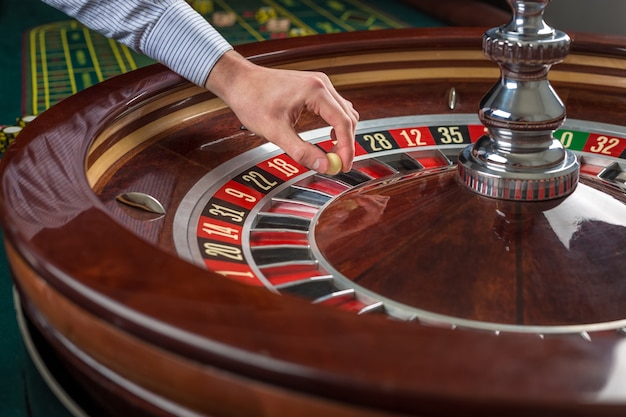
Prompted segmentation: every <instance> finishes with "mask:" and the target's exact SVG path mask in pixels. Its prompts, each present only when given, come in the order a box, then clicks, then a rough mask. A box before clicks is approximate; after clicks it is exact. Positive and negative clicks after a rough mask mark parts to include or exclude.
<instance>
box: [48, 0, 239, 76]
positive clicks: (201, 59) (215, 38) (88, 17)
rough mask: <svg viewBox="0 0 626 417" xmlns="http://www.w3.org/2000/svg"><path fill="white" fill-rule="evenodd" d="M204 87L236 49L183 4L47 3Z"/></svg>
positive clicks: (155, 0)
mask: <svg viewBox="0 0 626 417" xmlns="http://www.w3.org/2000/svg"><path fill="white" fill-rule="evenodd" d="M42 1H43V2H45V3H47V4H49V5H51V6H53V7H55V8H58V9H60V10H62V11H63V12H65V13H66V14H67V15H69V16H71V17H74V18H75V19H77V20H78V21H80V22H81V23H83V24H84V25H85V26H87V27H89V28H90V29H92V30H95V31H96V32H99V33H101V34H103V35H104V36H106V37H108V38H112V39H115V40H117V41H118V42H120V43H122V44H124V45H126V46H128V47H130V48H132V49H133V50H135V51H137V52H139V53H143V54H145V55H147V56H149V57H150V58H152V59H154V60H156V61H159V62H161V63H163V64H164V65H166V66H168V67H169V68H170V69H172V70H173V71H175V72H177V73H178V74H180V75H182V76H183V77H185V78H186V79H188V80H190V81H191V82H193V83H195V84H197V85H200V86H203V85H204V83H205V82H206V79H207V77H208V76H209V73H210V72H211V69H213V66H214V65H215V63H216V62H217V60H218V59H219V58H220V57H221V56H222V55H223V54H224V53H225V52H226V51H228V50H230V49H232V46H231V45H230V44H229V43H228V42H227V41H226V40H225V39H224V38H223V37H222V36H221V35H220V34H219V32H217V31H216V30H215V28H213V27H212V26H211V25H210V24H209V23H208V22H207V21H206V19H205V18H204V17H202V16H201V15H200V14H198V13H197V12H196V11H195V10H194V9H193V8H192V7H191V6H190V5H189V4H188V3H187V2H186V1H184V0H104V1H103V0H42Z"/></svg>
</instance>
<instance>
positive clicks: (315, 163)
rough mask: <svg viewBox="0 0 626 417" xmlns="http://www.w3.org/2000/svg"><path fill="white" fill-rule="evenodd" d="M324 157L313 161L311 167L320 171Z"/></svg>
mask: <svg viewBox="0 0 626 417" xmlns="http://www.w3.org/2000/svg"><path fill="white" fill-rule="evenodd" d="M322 159H324V158H317V159H316V160H315V162H313V166H312V167H311V168H313V170H314V171H319V168H320V164H321V163H322Z"/></svg>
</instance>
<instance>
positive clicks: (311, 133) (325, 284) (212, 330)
mask: <svg viewBox="0 0 626 417" xmlns="http://www.w3.org/2000/svg"><path fill="white" fill-rule="evenodd" d="M511 3H512V4H513V7H514V10H515V17H516V18H514V19H513V20H512V21H511V22H510V23H509V24H508V25H504V26H502V27H500V28H495V29H492V30H490V31H488V32H486V33H485V34H484V35H483V31H480V30H476V29H463V28H455V29H451V28H444V29H441V28H439V29H427V30H424V29H406V30H405V29H402V30H390V31H380V32H359V33H343V34H336V35H325V36H314V37H306V38H298V39H289V40H284V41H276V42H273V41H268V42H263V43H260V44H254V45H245V46H242V47H240V51H241V52H242V53H243V54H245V55H247V56H249V57H250V59H252V60H254V61H255V62H258V63H260V64H263V65H268V66H274V67H282V68H297V69H301V70H321V71H324V72H326V73H327V74H328V75H329V76H330V77H331V78H332V80H333V82H334V84H335V85H336V86H337V88H338V89H339V90H340V91H341V93H342V94H343V95H344V96H345V97H347V98H348V99H349V100H351V101H352V102H353V103H354V104H355V107H356V108H357V109H358V110H359V113H360V115H361V122H360V124H359V126H358V130H357V137H356V158H355V163H354V167H353V169H352V170H351V171H350V172H349V173H343V174H339V175H336V176H328V175H320V174H317V173H315V172H313V171H310V170H308V169H306V168H304V167H302V166H301V165H299V164H297V163H296V162H295V161H294V160H292V159H291V158H289V156H287V155H285V154H284V153H283V152H282V151H281V150H280V149H278V148H276V147H275V146H273V145H271V144H270V143H268V142H266V141H265V140H264V139H263V138H259V137H256V136H255V135H253V134H251V133H250V132H248V131H247V130H246V129H245V127H242V126H241V125H240V123H239V122H238V121H237V119H236V117H235V116H234V115H233V114H232V113H231V112H230V111H229V109H228V108H226V106H225V105H224V103H223V102H221V101H220V100H218V99H217V98H215V97H214V96H213V95H212V94H210V93H209V92H206V91H205V90H202V89H200V88H198V87H195V86H192V85H191V84H189V83H188V82H186V81H184V80H182V79H181V78H180V77H178V76H177V75H175V74H173V73H171V72H170V71H168V70H167V69H165V68H163V67H161V66H152V67H149V68H144V69H140V70H137V71H134V72H131V73H128V74H125V75H122V76H119V77H116V78H113V79H111V80H108V81H106V82H103V83H101V84H98V85H96V86H94V87H92V88H90V89H88V90H85V91H84V92H81V93H79V94H76V95H74V96H72V97H70V98H68V99H66V100H65V101H63V102H62V103H60V104H59V105H57V106H54V107H52V108H51V109H50V110H48V111H46V112H45V113H43V114H42V115H40V116H38V117H37V119H36V120H34V121H33V122H32V123H30V124H29V125H28V126H26V127H25V128H24V129H23V131H22V132H21V133H20V138H19V140H17V141H16V142H15V143H14V144H13V145H12V146H11V147H10V148H9V149H8V151H7V153H6V154H5V156H4V158H3V160H2V167H1V169H2V171H1V175H2V177H1V178H2V183H1V184H2V192H1V194H0V202H1V204H0V207H1V210H2V221H3V227H4V232H5V245H6V248H7V256H8V259H9V262H10V265H11V269H12V273H13V276H14V281H15V287H16V292H17V294H18V295H17V297H18V299H19V302H20V306H21V308H22V310H23V311H24V316H25V317H26V318H27V320H28V321H29V322H30V323H31V326H32V329H33V330H32V331H33V332H34V333H36V334H38V335H40V336H41V343H42V344H45V345H46V347H47V348H49V350H50V352H52V356H53V358H54V359H53V361H54V362H55V363H57V364H58V363H60V364H62V367H63V369H64V370H65V371H66V372H67V375H68V377H69V378H71V379H72V380H73V381H74V382H75V384H76V385H77V386H79V387H80V389H81V393H82V394H83V395H84V396H85V397H87V398H88V399H89V402H90V404H93V406H92V407H93V408H92V410H93V412H92V414H93V415H219V416H229V415H244V416H249V415H276V416H282V415H355V416H356V415H358V416H392V415H393V416H395V415H397V416H400V415H420V416H443V415H445V416H448V415H455V414H461V413H462V414H464V415H481V416H485V415H530V414H536V413H543V414H550V415H568V416H572V415H593V416H610V415H622V414H623V413H624V411H625V409H626V404H625V400H626V383H625V380H624V378H625V377H624V376H623V375H624V367H625V366H626V361H625V358H626V356H625V355H626V351H624V331H625V329H626V307H624V305H625V304H624V303H623V298H624V291H626V288H625V286H624V284H623V281H624V279H623V277H624V270H625V269H626V268H624V267H625V266H626V257H625V256H624V251H625V250H626V231H625V226H626V225H625V224H624V223H626V216H625V215H624V204H625V202H626V195H625V185H624V184H625V183H626V174H625V173H624V171H625V170H626V164H625V163H624V162H623V160H624V157H625V156H626V127H625V126H624V125H623V111H624V109H625V108H626V94H625V92H626V77H625V76H626V56H625V54H624V49H623V44H624V39H623V38H617V37H604V36H599V35H582V34H580V35H579V34H575V35H573V39H572V42H571V46H570V39H569V37H568V36H567V35H565V34H563V33H561V32H559V31H555V30H553V29H551V28H549V27H548V26H546V25H545V24H544V23H543V20H542V19H541V17H540V16H541V12H542V11H543V7H545V5H546V3H547V2H543V1H541V2H539V1H538V2H511ZM481 44H482V45H483V47H481ZM570 49H571V50H570ZM568 51H569V55H567V53H568ZM485 54H486V55H487V56H488V57H489V58H491V59H486V58H485ZM566 55H567V57H566ZM494 61H496V62H495V63H494ZM561 61H563V62H561ZM552 65H554V67H553V68H552V69H551V71H550V73H549V79H550V81H549V82H548V69H550V67H551V66H552ZM555 92H556V93H558V95H557V94H556V93H555ZM559 97H560V98H559ZM477 109H478V112H477ZM565 109H567V114H566V113H565ZM566 115H567V117H566ZM297 128H298V130H299V131H300V132H301V136H302V137H303V138H304V139H305V140H309V141H312V142H313V143H315V144H317V145H318V146H320V147H321V148H323V149H325V150H329V149H330V148H331V147H332V142H331V139H330V131H329V129H328V127H326V126H325V125H324V123H323V122H322V121H321V120H319V118H317V117H315V115H312V114H303V115H302V117H301V119H300V121H299V123H298V126H297Z"/></svg>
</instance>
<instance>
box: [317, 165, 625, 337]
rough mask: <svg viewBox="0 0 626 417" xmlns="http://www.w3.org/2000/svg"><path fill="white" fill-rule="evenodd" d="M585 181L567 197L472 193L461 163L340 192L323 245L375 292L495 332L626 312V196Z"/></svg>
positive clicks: (323, 225)
mask: <svg viewBox="0 0 626 417" xmlns="http://www.w3.org/2000/svg"><path fill="white" fill-rule="evenodd" d="M581 182H582V184H580V185H579V187H578V188H577V189H576V190H575V191H574V193H573V195H572V196H570V197H568V198H563V199H558V200H554V201H547V202H542V203H532V204H528V203H521V204H520V203H515V202H508V201H500V200H496V199H491V198H484V197H480V196H477V195H476V194H475V193H473V192H472V191H470V190H469V189H468V188H467V187H465V186H464V185H463V184H461V182H460V181H458V178H457V175H456V170H455V169H454V168H449V169H447V170H446V171H445V172H444V173H440V172H432V173H430V174H429V175H420V176H416V177H414V178H408V179H404V180H401V181H398V182H394V183H392V184H386V183H385V181H381V183H379V184H378V186H375V185H368V186H367V187H366V189H364V190H363V189H358V190H355V191H353V192H350V193H347V194H345V195H342V196H341V197H339V198H337V199H336V200H334V201H333V202H332V203H331V205H330V206H329V207H328V208H327V209H326V210H325V211H324V212H323V213H322V215H321V217H320V219H319V223H318V225H317V227H316V242H317V244H318V246H319V247H320V250H321V252H322V254H323V255H324V258H325V259H326V260H328V261H329V262H330V264H331V265H333V266H334V268H335V269H337V270H339V271H340V272H341V273H342V274H343V275H344V276H346V277H348V278H350V279H351V280H352V281H354V282H355V283H356V284H358V285H360V286H363V287H365V288H367V289H368V290H370V291H373V292H374V293H376V294H380V295H382V296H385V297H387V298H389V299H391V300H395V301H397V302H400V303H403V304H406V305H409V306H412V307H415V308H419V309H422V310H426V311H429V312H433V313H436V314H443V315H446V316H450V317H455V318H462V319H469V320H479V321H483V322H490V323H493V328H494V329H498V325H499V324H515V325H528V326H562V325H580V324H588V323H598V322H609V321H613V320H620V319H623V318H624V317H626V306H624V302H623V300H624V299H625V298H626V283H624V279H623V271H624V270H626V257H625V256H624V255H625V251H626V227H625V222H624V221H622V222H619V221H618V222H615V219H626V196H624V194H623V191H622V190H616V189H614V188H613V187H611V186H608V185H606V184H602V183H601V182H600V181H597V180H596V181H594V180H592V179H590V178H587V177H583V179H582V180H581ZM591 201H596V202H598V204H597V205H594V204H590V202H591Z"/></svg>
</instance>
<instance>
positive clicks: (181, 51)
mask: <svg viewBox="0 0 626 417" xmlns="http://www.w3.org/2000/svg"><path fill="white" fill-rule="evenodd" d="M141 49H142V50H143V52H144V53H145V54H146V55H148V56H149V57H151V58H152V59H155V60H157V61H159V62H161V63H162V64H164V65H166V66H167V67H169V68H170V69H171V70H172V71H174V72H176V73H178V74H180V75H182V76H183V77H185V78H186V79H188V80H189V81H191V82H193V83H195V84H197V85H199V86H204V84H205V82H206V79H207V77H208V76H209V73H210V72H211V70H212V69H213V66H214V65H215V63H216V62H217V61H218V60H219V59H220V57H221V56H222V55H223V54H224V53H225V52H227V51H229V50H231V49H233V47H232V46H231V45H230V44H229V43H228V42H227V41H226V39H224V38H223V37H222V35H221V34H220V33H219V32H218V31H216V30H215V28H214V27H213V26H211V25H210V24H209V22H207V21H206V19H205V18H204V17H202V16H201V15H200V14H199V13H197V12H196V11H195V10H194V9H193V8H192V7H191V6H190V5H189V4H188V3H187V2H185V1H178V2H175V3H173V4H171V5H170V6H169V7H168V8H167V10H166V11H165V12H164V13H163V15H162V16H161V18H160V19H159V20H158V22H157V23H156V25H155V26H154V27H153V28H152V30H151V31H149V33H147V34H146V36H145V38H144V39H143V40H142V45H141Z"/></svg>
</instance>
